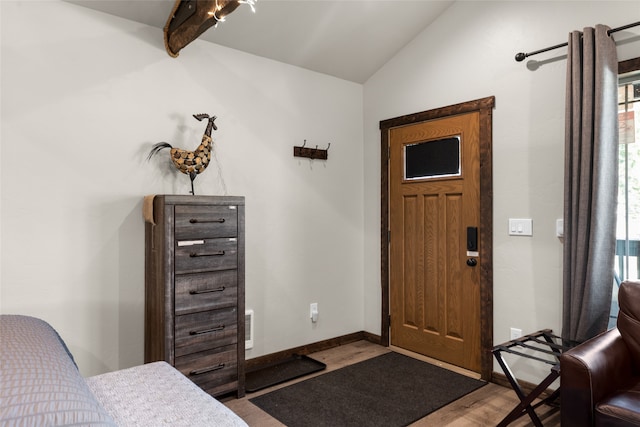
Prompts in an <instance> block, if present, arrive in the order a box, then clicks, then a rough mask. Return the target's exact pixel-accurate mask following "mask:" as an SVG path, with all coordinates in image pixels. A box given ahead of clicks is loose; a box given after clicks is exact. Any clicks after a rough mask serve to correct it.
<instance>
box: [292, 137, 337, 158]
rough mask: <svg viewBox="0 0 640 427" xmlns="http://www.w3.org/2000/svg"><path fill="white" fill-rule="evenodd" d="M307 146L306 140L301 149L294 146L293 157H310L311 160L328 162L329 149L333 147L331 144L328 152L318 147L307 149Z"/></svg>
mask: <svg viewBox="0 0 640 427" xmlns="http://www.w3.org/2000/svg"><path fill="white" fill-rule="evenodd" d="M306 145H307V140H306V139H305V140H304V143H303V144H302V146H301V147H296V146H294V147H293V157H308V158H310V159H320V160H327V157H328V154H329V153H328V152H329V147H331V143H329V145H327V149H326V150H323V149H320V148H318V146H317V145H316V148H307V147H305V146H306Z"/></svg>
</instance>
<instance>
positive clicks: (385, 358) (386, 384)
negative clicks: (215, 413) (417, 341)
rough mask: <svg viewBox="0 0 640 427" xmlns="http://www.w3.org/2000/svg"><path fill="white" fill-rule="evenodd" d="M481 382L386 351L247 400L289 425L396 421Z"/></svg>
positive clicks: (393, 426)
mask: <svg viewBox="0 0 640 427" xmlns="http://www.w3.org/2000/svg"><path fill="white" fill-rule="evenodd" d="M485 384H486V382H484V381H481V380H476V379H474V378H469V377H467V376H464V375H461V374H458V373H456V372H452V371H449V370H447V369H444V368H440V367H438V366H435V365H432V364H429V363H426V362H422V361H420V360H416V359H413V358H411V357H408V356H404V355H402V354H398V353H387V354H384V355H382V356H378V357H374V358H373V359H369V360H365V361H364V362H360V363H356V364H354V365H350V366H347V367H344V368H341V369H338V370H335V371H332V372H327V373H326V374H322V375H318V376H316V377H313V378H311V379H308V380H305V381H301V382H299V383H296V384H293V385H290V386H287V387H284V388H281V389H279V390H275V391H272V392H270V393H267V394H264V395H262V396H257V397H254V398H251V399H249V401H250V402H251V403H253V404H255V405H256V406H258V407H260V408H261V409H262V410H264V411H266V412H267V413H268V414H270V415H271V416H272V417H274V418H277V419H278V420H279V421H280V422H282V423H283V424H285V425H287V426H288V427H317V426H331V427H351V426H353V427H362V426H367V427H374V426H379V427H400V426H406V425H408V424H411V423H412V422H415V421H417V420H419V419H420V418H423V417H425V416H426V415H428V414H430V413H431V412H433V411H435V410H437V409H439V408H441V407H443V406H445V405H447V404H449V403H451V402H453V401H454V400H456V399H459V398H460V397H462V396H464V395H466V394H467V393H470V392H472V391H474V390H476V389H478V388H480V387H482V386H483V385H485Z"/></svg>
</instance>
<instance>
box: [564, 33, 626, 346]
mask: <svg viewBox="0 0 640 427" xmlns="http://www.w3.org/2000/svg"><path fill="white" fill-rule="evenodd" d="M608 30H609V28H608V27H606V26H603V25H597V26H596V28H595V29H594V28H585V29H584V30H583V32H582V33H580V32H579V31H574V32H573V33H571V34H570V35H569V54H568V58H567V92H566V97H567V102H566V119H565V120H566V127H565V179H564V231H565V233H564V253H563V319H562V337H563V339H564V340H565V342H567V343H569V344H571V345H573V344H577V343H580V342H583V341H585V340H587V339H589V338H591V337H593V336H595V335H597V334H598V333H600V332H603V331H605V330H606V328H607V324H608V320H609V312H610V308H611V290H612V285H613V263H614V256H615V227H616V203H617V193H618V118H617V115H618V107H617V87H618V59H617V54H616V46H615V42H614V41H613V39H612V38H611V37H610V36H609V35H608V33H607V31H608Z"/></svg>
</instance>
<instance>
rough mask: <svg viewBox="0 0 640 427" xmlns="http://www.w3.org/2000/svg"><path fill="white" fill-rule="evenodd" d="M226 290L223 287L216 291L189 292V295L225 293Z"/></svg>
mask: <svg viewBox="0 0 640 427" xmlns="http://www.w3.org/2000/svg"><path fill="white" fill-rule="evenodd" d="M225 289H226V288H225V287H224V286H221V287H219V288H216V289H202V290H200V291H189V295H200V294H210V293H212V292H224V290H225Z"/></svg>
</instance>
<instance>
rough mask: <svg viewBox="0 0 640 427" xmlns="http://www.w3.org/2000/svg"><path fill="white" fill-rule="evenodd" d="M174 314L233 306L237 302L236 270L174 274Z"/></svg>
mask: <svg viewBox="0 0 640 427" xmlns="http://www.w3.org/2000/svg"><path fill="white" fill-rule="evenodd" d="M175 280H176V288H175V289H176V295H175V311H176V315H177V316H178V315H182V314H189V313H195V312H198V311H206V310H213V309H217V308H222V307H230V306H235V305H236V304H237V303H238V286H237V285H236V284H237V281H238V271H237V270H222V271H214V272H210V273H196V274H180V275H177V276H176V279H175Z"/></svg>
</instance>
